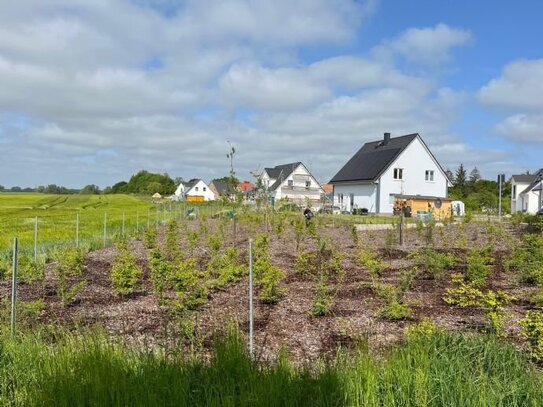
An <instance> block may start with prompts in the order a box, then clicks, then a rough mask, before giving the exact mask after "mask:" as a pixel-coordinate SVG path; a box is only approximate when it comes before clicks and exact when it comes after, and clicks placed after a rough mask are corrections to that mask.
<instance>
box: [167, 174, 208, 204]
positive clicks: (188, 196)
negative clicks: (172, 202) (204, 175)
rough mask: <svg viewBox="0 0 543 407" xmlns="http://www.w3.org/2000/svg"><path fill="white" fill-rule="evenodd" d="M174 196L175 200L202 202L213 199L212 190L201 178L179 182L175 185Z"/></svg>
mask: <svg viewBox="0 0 543 407" xmlns="http://www.w3.org/2000/svg"><path fill="white" fill-rule="evenodd" d="M174 196H175V197H176V199H177V200H186V201H187V202H204V201H213V200H214V199H215V194H214V193H213V191H212V190H211V189H210V188H209V186H208V185H207V184H206V183H205V182H204V181H202V180H201V179H193V180H190V181H189V182H181V183H180V184H179V185H178V186H177V189H176V190H175V194H174Z"/></svg>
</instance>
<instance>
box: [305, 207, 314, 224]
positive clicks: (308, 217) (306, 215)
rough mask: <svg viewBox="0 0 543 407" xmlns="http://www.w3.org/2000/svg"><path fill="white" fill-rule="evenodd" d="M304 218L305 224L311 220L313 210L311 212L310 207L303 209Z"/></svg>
mask: <svg viewBox="0 0 543 407" xmlns="http://www.w3.org/2000/svg"><path fill="white" fill-rule="evenodd" d="M304 218H305V224H306V226H307V225H309V222H311V218H313V212H311V209H309V208H305V209H304Z"/></svg>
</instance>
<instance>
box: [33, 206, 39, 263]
mask: <svg viewBox="0 0 543 407" xmlns="http://www.w3.org/2000/svg"><path fill="white" fill-rule="evenodd" d="M37 262H38V217H37V216H36V219H35V221H34V263H37Z"/></svg>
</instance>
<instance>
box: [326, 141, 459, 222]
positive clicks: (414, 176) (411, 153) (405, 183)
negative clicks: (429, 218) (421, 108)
mask: <svg viewBox="0 0 543 407" xmlns="http://www.w3.org/2000/svg"><path fill="white" fill-rule="evenodd" d="M449 185H450V182H449V180H448V179H447V176H446V175H445V172H444V171H443V170H442V169H441V167H440V166H439V164H438V163H437V161H436V160H435V159H434V157H433V156H432V154H431V153H430V151H429V150H428V148H427V147H426V146H425V145H424V143H423V142H422V140H421V138H420V136H417V137H415V138H414V139H413V141H411V143H410V144H409V145H408V146H407V147H406V148H405V149H404V150H403V151H402V152H401V153H400V155H399V156H398V157H397V158H396V159H395V160H394V161H393V162H392V163H391V164H389V166H388V167H387V168H386V169H385V170H384V172H382V173H381V175H380V176H379V177H378V179H376V180H375V181H373V182H371V181H369V182H368V181H364V182H362V181H360V182H357V181H350V182H337V183H335V184H334V205H338V206H340V208H341V209H342V210H347V211H352V210H353V209H355V208H358V209H361V208H366V209H367V210H368V212H370V213H383V214H391V213H393V207H394V195H422V196H435V197H442V198H446V197H447V194H448V187H449ZM341 196H343V202H341Z"/></svg>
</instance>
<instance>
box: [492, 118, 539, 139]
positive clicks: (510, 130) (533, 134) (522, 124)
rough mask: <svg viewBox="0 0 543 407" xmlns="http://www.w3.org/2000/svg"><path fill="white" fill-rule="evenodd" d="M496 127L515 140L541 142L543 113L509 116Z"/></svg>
mask: <svg viewBox="0 0 543 407" xmlns="http://www.w3.org/2000/svg"><path fill="white" fill-rule="evenodd" d="M496 129H497V130H498V132H499V133H501V134H503V135H504V136H506V137H507V138H509V139H511V140H513V141H516V142H527V143H543V114H534V115H528V114H516V115H513V116H509V117H508V118H507V119H505V120H504V121H503V122H501V123H500V124H498V125H497V126H496Z"/></svg>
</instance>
